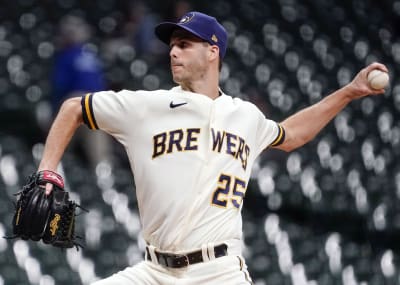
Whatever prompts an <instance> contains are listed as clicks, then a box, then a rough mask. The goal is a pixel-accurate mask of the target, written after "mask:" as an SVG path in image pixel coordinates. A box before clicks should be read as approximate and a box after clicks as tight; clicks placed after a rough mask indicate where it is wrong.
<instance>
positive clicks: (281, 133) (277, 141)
mask: <svg viewBox="0 0 400 285" xmlns="http://www.w3.org/2000/svg"><path fill="white" fill-rule="evenodd" d="M278 129H279V130H278V135H277V136H276V139H275V140H274V141H273V142H272V143H271V144H270V145H269V146H278V145H280V144H282V143H283V141H284V140H285V129H284V128H283V127H282V126H281V125H279V124H278Z"/></svg>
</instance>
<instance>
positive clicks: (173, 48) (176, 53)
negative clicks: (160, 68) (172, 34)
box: [169, 46, 178, 58]
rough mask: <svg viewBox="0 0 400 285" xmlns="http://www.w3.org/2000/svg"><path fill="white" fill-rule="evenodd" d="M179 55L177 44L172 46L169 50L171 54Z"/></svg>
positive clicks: (171, 55)
mask: <svg viewBox="0 0 400 285" xmlns="http://www.w3.org/2000/svg"><path fill="white" fill-rule="evenodd" d="M177 55H178V48H177V47H176V46H173V47H171V49H170V51H169V56H170V57H174V58H176V57H177Z"/></svg>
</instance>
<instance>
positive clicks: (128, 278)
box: [92, 254, 253, 285]
mask: <svg viewBox="0 0 400 285" xmlns="http://www.w3.org/2000/svg"><path fill="white" fill-rule="evenodd" d="M204 284H206V285H221V284H229V285H250V284H253V283H252V281H251V278H250V276H249V273H248V271H247V266H246V264H245V262H244V260H243V258H242V257H241V256H240V255H231V254H228V255H227V256H223V257H219V258H215V259H212V260H209V261H205V262H201V263H196V264H191V265H189V266H186V267H182V268H167V267H165V266H163V265H159V264H156V263H154V262H152V261H149V260H147V258H146V260H145V261H142V262H140V263H138V264H136V265H134V266H132V267H128V268H126V269H125V270H123V271H120V272H118V273H116V274H114V275H112V276H110V277H108V278H106V279H103V280H100V281H97V282H95V283H93V284H92V285H204Z"/></svg>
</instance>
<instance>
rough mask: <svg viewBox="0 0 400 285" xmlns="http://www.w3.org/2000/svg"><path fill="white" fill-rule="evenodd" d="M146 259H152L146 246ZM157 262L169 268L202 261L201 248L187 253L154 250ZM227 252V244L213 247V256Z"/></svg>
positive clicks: (220, 255)
mask: <svg viewBox="0 0 400 285" xmlns="http://www.w3.org/2000/svg"><path fill="white" fill-rule="evenodd" d="M146 253H147V259H148V260H150V261H152V259H151V255H150V251H149V248H148V247H146ZM154 253H155V255H156V257H157V261H158V264H161V265H163V266H166V267H170V268H182V267H185V266H188V265H190V264H195V263H200V262H203V261H204V259H203V254H202V251H201V250H198V251H193V252H189V253H187V254H173V253H166V252H165V253H164V252H159V251H154ZM227 254H228V246H227V245H226V244H220V245H217V246H215V247H214V255H215V258H218V257H222V256H226V255H227Z"/></svg>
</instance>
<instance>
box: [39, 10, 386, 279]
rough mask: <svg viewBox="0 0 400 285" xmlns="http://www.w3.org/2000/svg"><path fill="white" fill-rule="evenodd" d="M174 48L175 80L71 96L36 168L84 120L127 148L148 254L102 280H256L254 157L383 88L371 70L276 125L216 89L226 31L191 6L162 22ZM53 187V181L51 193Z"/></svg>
mask: <svg viewBox="0 0 400 285" xmlns="http://www.w3.org/2000/svg"><path fill="white" fill-rule="evenodd" d="M155 33H156V35H157V36H158V38H159V39H160V40H161V41H163V42H165V43H166V44H167V45H169V47H170V53H169V56H170V64H171V73H172V77H173V80H174V82H175V83H177V86H176V87H174V88H172V89H171V90H157V91H142V90H139V91H129V90H123V91H120V92H112V91H104V92H96V93H91V94H86V95H85V96H83V97H82V98H72V99H68V100H67V101H65V102H64V104H63V105H62V108H61V111H60V112H59V114H58V116H57V118H56V119H55V121H54V123H53V126H52V128H51V130H50V132H49V135H48V138H47V141H46V145H45V150H44V155H43V158H42V161H41V163H40V165H39V169H38V170H39V171H44V170H49V171H55V170H56V169H57V165H58V163H59V161H60V159H61V157H62V155H63V152H64V150H65V148H66V146H67V144H68V143H69V141H70V139H71V137H72V135H73V134H74V132H75V130H76V128H77V127H78V126H79V125H81V124H83V123H84V124H86V125H87V126H88V127H89V128H90V129H91V130H102V131H105V132H106V133H108V134H110V135H112V136H113V137H114V138H116V139H117V140H118V141H119V142H120V143H121V144H122V145H123V146H124V147H125V149H126V153H127V155H128V157H129V161H130V164H131V168H132V171H133V175H134V177H135V182H136V191H137V193H136V195H137V200H138V207H139V212H140V220H141V224H142V227H143V238H144V240H145V241H146V243H147V246H146V252H145V260H143V261H142V262H140V263H139V264H136V265H134V266H132V267H128V268H126V269H125V270H123V271H121V272H118V273H116V274H114V275H112V276H110V277H109V278H106V279H104V280H101V281H98V282H95V283H94V284H95V285H117V284H118V285H120V284H124V285H130V284H131V285H134V284H148V285H156V284H163V285H172V284H190V285H200V284H215V285H220V284H251V283H252V281H251V278H250V276H249V273H248V271H247V267H246V263H245V261H244V259H243V257H242V254H241V243H242V242H241V239H242V216H241V209H242V206H243V200H244V197H245V194H246V189H247V185H248V181H249V178H250V172H251V169H252V165H253V163H254V161H255V159H256V158H257V156H258V155H259V154H260V153H261V152H262V151H264V150H266V149H268V148H278V149H281V150H284V151H291V150H294V149H296V148H298V147H300V146H302V145H304V144H305V143H307V142H309V141H310V140H311V139H313V138H314V137H315V136H316V135H317V134H318V133H319V131H320V130H321V129H322V128H323V127H324V126H325V125H326V124H328V122H329V121H331V119H332V118H334V116H335V115H336V114H338V113H339V112H340V111H341V110H342V109H343V108H344V107H345V106H346V105H347V104H348V103H350V102H351V101H352V100H354V99H356V98H360V97H363V96H367V95H370V94H381V93H383V92H384V90H383V89H379V90H374V89H372V88H371V87H369V85H368V81H367V74H368V73H369V72H370V71H371V70H373V69H379V70H381V71H384V72H387V68H386V67H385V66H384V65H382V64H379V63H373V64H371V65H369V66H368V67H366V68H364V69H362V70H361V71H360V72H359V73H358V74H357V75H356V76H355V78H354V79H353V81H352V82H351V83H349V84H348V85H347V86H345V87H343V88H341V89H339V90H337V91H336V92H334V93H332V94H330V95H328V96H326V97H325V98H323V99H322V100H321V101H320V102H318V103H316V104H314V105H312V106H310V107H308V108H306V109H303V110H301V111H299V112H298V113H296V114H294V115H292V116H290V117H289V118H287V119H286V120H284V121H282V122H280V123H278V122H275V121H273V120H270V119H267V118H265V116H264V115H263V113H262V112H261V111H260V110H259V109H258V108H257V107H256V106H255V105H253V104H252V103H249V102H245V101H243V100H241V99H238V98H232V97H231V96H229V95H227V94H225V93H224V92H223V90H221V89H220V88H219V84H218V82H219V73H220V66H221V61H222V60H223V58H224V56H225V53H226V49H227V42H228V39H227V33H226V31H225V29H224V27H223V26H222V25H221V24H220V23H218V21H217V20H216V19H215V18H213V17H210V16H208V15H205V14H203V13H199V12H189V13H187V14H186V15H184V16H183V17H182V18H181V19H180V21H178V22H177V23H172V22H164V23H161V24H159V25H158V26H156V28H155ZM51 188H52V186H51V184H50V183H48V184H47V185H46V193H51V191H52V189H51Z"/></svg>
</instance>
